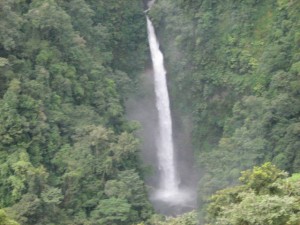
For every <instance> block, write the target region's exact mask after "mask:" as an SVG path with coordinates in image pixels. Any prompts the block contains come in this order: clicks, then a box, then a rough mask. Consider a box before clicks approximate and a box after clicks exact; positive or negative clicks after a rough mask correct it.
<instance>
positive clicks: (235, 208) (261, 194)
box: [208, 163, 300, 225]
mask: <svg viewBox="0 0 300 225" xmlns="http://www.w3.org/2000/svg"><path fill="white" fill-rule="evenodd" d="M286 177H287V175H286V173H284V172H283V171H281V170H279V169H277V168H276V167H275V166H274V165H272V164H270V163H265V164H264V165H262V166H261V167H255V168H254V169H253V170H252V171H250V170H248V171H244V172H242V176H241V178H240V180H241V181H243V183H244V185H241V186H236V187H233V188H227V189H224V190H221V191H218V192H217V193H216V194H215V195H213V196H212V198H211V203H210V204H209V207H208V222H209V223H210V224H224V225H225V224H232V225H234V224H237V225H238V224H249V225H251V224H270V225H271V224H272V225H275V224H278V225H280V224H295V225H296V224H299V221H300V207H299V199H300V195H299V192H298V191H296V190H297V189H298V188H299V182H295V181H299V179H296V178H295V177H296V176H293V177H294V178H293V177H291V178H286ZM258 190H259V191H258ZM262 190H264V191H262Z"/></svg>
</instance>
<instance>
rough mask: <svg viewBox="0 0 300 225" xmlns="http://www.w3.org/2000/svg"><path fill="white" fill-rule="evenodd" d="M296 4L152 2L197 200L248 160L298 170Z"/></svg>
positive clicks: (299, 41)
mask: <svg viewBox="0 0 300 225" xmlns="http://www.w3.org/2000/svg"><path fill="white" fill-rule="evenodd" d="M299 11H300V2H299V1H294V0H277V1H273V0H266V1H257V0H247V1H233V0H225V1H223V0H222V1H220V0H213V1H212V0H201V1H194V0H172V1H171V0H158V1H156V3H155V4H154V5H153V8H152V10H151V11H150V16H151V17H152V20H154V21H155V24H156V27H157V29H159V30H160V39H161V42H162V46H163V51H164V53H165V56H166V59H167V62H166V66H167V68H168V76H169V81H170V89H171V93H172V94H171V96H172V99H173V110H174V111H177V112H179V113H181V115H182V120H183V121H184V123H185V124H186V126H187V127H188V128H190V129H191V133H192V141H193V145H194V152H195V155H196V160H197V164H198V166H199V172H200V173H201V179H200V182H199V204H200V206H201V207H202V206H203V205H205V203H206V202H207V200H208V196H210V194H211V193H213V192H214V191H215V190H218V189H221V188H224V187H227V186H228V185H231V184H234V183H236V182H237V181H238V179H237V178H238V177H239V175H240V171H241V170H244V169H248V168H250V167H252V166H254V165H259V164H262V163H263V162H265V161H271V162H273V163H274V164H275V165H277V166H278V167H279V168H281V169H284V170H286V171H288V172H289V173H294V172H299V171H300V151H299V147H300V119H299V116H300V33H299V30H300V22H299V21H300V14H299ZM191 124H192V125H191Z"/></svg>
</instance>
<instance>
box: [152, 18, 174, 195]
mask: <svg viewBox="0 0 300 225" xmlns="http://www.w3.org/2000/svg"><path fill="white" fill-rule="evenodd" d="M147 28H148V39H149V46H150V53H151V59H152V64H153V71H154V88H155V95H156V108H157V111H158V120H159V121H158V122H159V136H158V137H157V149H158V152H157V156H158V166H159V169H160V178H159V189H158V190H157V191H156V193H155V194H156V197H157V198H162V199H165V200H166V201H171V200H173V201H174V200H175V199H174V197H176V196H177V195H178V193H179V178H178V176H177V174H176V165H175V157H174V146H173V135H172V119H171V112H170V102H169V94H168V88H167V81H166V70H165V68H164V58H163V54H162V53H161V51H160V50H159V43H158V40H157V38H156V35H155V30H154V27H153V25H152V22H151V21H150V19H149V18H148V17H147Z"/></svg>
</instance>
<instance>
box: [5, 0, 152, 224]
mask: <svg viewBox="0 0 300 225" xmlns="http://www.w3.org/2000/svg"><path fill="white" fill-rule="evenodd" d="M141 9H142V3H141V2H140V1H139V0H125V1H124V0H122V1H118V0H113V1H99V0H97V1H94V0H86V1H85V0H73V1H65V0H35V1H30V0H3V1H0V18H1V19H0V171H1V172H0V208H4V210H5V211H6V214H5V213H4V211H3V210H1V211H0V212H1V215H0V216H1V222H0V223H1V224H8V223H9V224H15V223H14V222H13V221H10V220H9V219H8V218H7V217H6V215H8V216H9V217H11V218H13V219H14V220H16V221H17V222H19V223H20V224H22V225H27V224H31V225H42V224H45V225H46V224H47V225H49V224H74V225H75V224H115V223H119V224H132V223H136V222H138V221H141V220H146V219H147V218H149V216H150V215H151V214H152V207H151V205H150V203H149V202H148V199H147V194H146V191H145V186H144V183H143V180H142V178H141V175H142V172H141V168H140V161H139V157H138V155H139V154H138V152H139V141H138V140H137V139H136V138H135V137H134V135H133V132H134V130H135V127H136V125H135V124H132V123H130V122H128V121H126V120H125V117H124V104H123V102H124V99H125V98H126V96H127V94H128V91H129V90H130V89H132V88H134V84H135V82H136V79H137V74H138V71H141V69H143V67H144V61H145V55H146V54H145V50H146V47H147V37H146V25H145V20H144V15H143V13H142V10H141ZM132 184H135V185H134V186H133V185H132Z"/></svg>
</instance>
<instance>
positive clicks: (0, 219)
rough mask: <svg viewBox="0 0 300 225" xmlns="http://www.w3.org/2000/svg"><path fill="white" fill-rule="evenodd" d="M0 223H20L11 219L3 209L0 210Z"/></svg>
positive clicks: (14, 224) (10, 224)
mask: <svg viewBox="0 0 300 225" xmlns="http://www.w3.org/2000/svg"><path fill="white" fill-rule="evenodd" d="M0 224H1V225H18V223H17V222H16V221H14V220H11V219H9V218H8V217H7V215H6V213H5V212H4V210H3V209H1V210H0Z"/></svg>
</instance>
